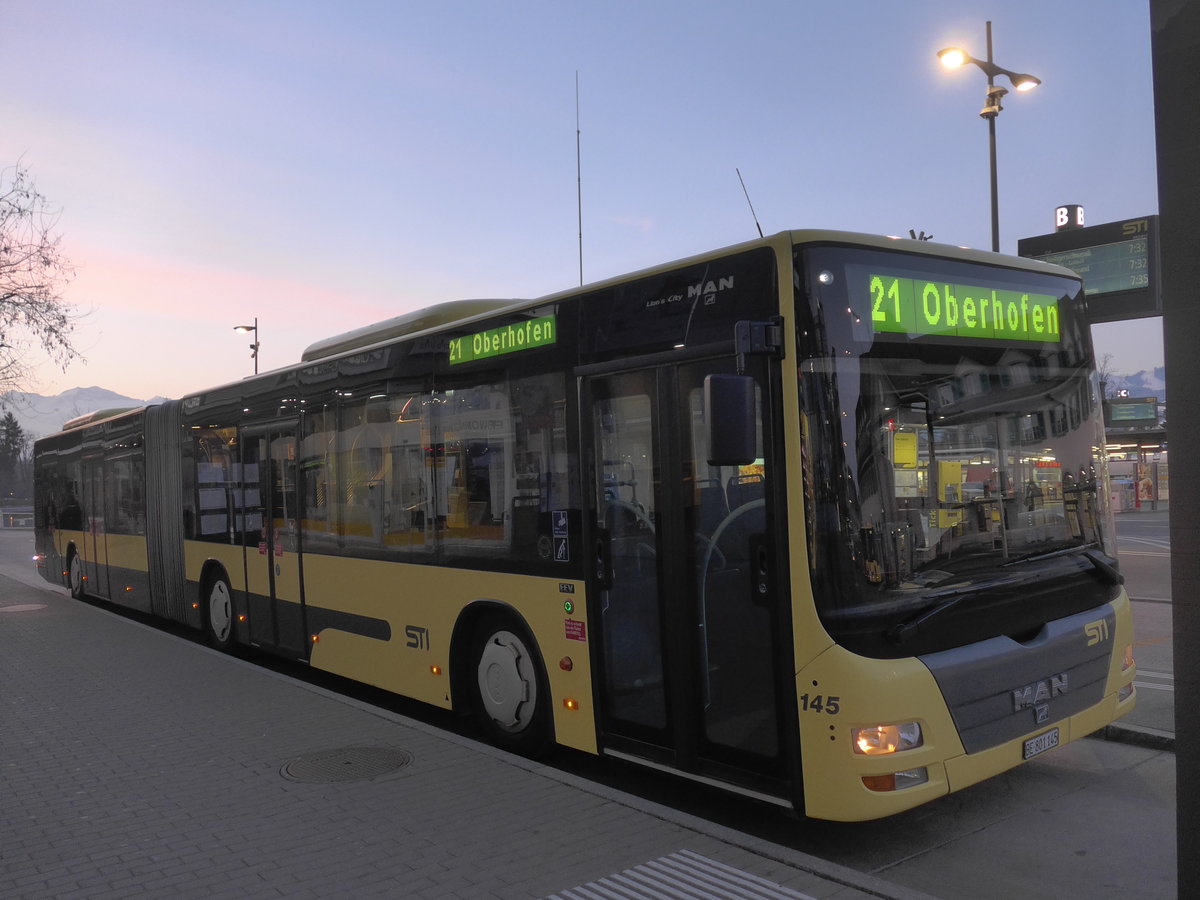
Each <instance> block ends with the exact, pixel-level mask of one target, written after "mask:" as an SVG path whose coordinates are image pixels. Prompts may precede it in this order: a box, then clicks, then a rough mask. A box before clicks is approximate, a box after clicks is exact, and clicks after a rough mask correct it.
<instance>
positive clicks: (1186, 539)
mask: <svg viewBox="0 0 1200 900" xmlns="http://www.w3.org/2000/svg"><path fill="white" fill-rule="evenodd" d="M1150 32H1151V35H1150V37H1151V54H1152V58H1153V67H1154V118H1155V134H1156V138H1157V156H1158V206H1159V226H1160V236H1161V247H1162V288H1161V296H1162V298H1163V326H1164V327H1163V333H1164V335H1165V340H1164V343H1165V354H1166V357H1165V361H1166V370H1167V393H1168V396H1169V404H1170V407H1169V429H1170V434H1171V449H1172V450H1174V451H1175V453H1173V454H1172V456H1174V457H1175V458H1176V459H1179V460H1189V459H1191V458H1193V457H1194V456H1196V455H1197V454H1200V354H1197V353H1196V347H1197V346H1200V303H1198V302H1197V300H1198V298H1197V294H1198V293H1200V255H1197V254H1196V253H1195V250H1194V248H1195V246H1196V244H1197V242H1200V210H1198V208H1197V201H1196V198H1197V197H1200V168H1198V167H1197V166H1196V160H1197V159H1200V104H1198V103H1197V102H1196V98H1197V97H1200V63H1197V60H1200V0H1150ZM1170 479H1171V516H1170V520H1171V546H1172V547H1174V548H1175V549H1176V552H1174V553H1172V554H1171V596H1172V598H1173V604H1172V617H1173V621H1172V630H1173V635H1174V636H1173V648H1174V667H1175V735H1176V740H1175V746H1176V748H1177V749H1176V755H1175V770H1176V779H1177V782H1176V794H1175V798H1176V799H1175V806H1176V841H1177V848H1178V879H1179V880H1178V896H1180V897H1200V804H1198V803H1196V797H1197V796H1200V743H1198V742H1200V716H1198V715H1197V712H1196V710H1197V708H1198V707H1200V654H1198V653H1196V652H1195V649H1196V647H1197V646H1200V554H1197V553H1196V552H1195V548H1197V547H1200V466H1197V465H1191V464H1188V465H1175V466H1173V467H1171V470H1170Z"/></svg>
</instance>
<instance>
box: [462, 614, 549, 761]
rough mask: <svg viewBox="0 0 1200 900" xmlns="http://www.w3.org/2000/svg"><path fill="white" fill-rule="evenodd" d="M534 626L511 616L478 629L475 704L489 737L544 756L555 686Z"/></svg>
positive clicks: (484, 623) (510, 747)
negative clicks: (528, 627) (529, 628)
mask: <svg viewBox="0 0 1200 900" xmlns="http://www.w3.org/2000/svg"><path fill="white" fill-rule="evenodd" d="M535 648H536V645H535V644H534V642H533V640H532V639H531V638H530V637H529V634H528V632H527V631H526V630H525V629H524V628H523V627H522V626H521V625H519V624H518V623H516V622H515V621H511V620H510V619H509V618H508V617H506V616H488V617H487V618H485V619H484V620H483V621H482V622H480V623H479V626H478V627H477V628H476V630H475V640H474V642H473V644H472V654H471V656H472V659H473V660H474V666H475V671H474V678H473V679H472V682H471V684H472V700H473V703H472V710H473V712H474V714H475V719H476V721H478V722H479V725H480V727H481V728H482V729H483V731H484V732H485V733H486V735H487V737H488V739H489V740H490V741H491V742H492V743H494V744H496V745H497V746H499V747H502V748H503V749H505V750H509V751H512V752H513V753H519V754H521V755H522V756H532V757H537V756H542V755H544V754H545V753H546V752H547V751H548V750H549V749H550V746H551V744H552V743H553V726H552V724H551V720H550V689H549V686H548V684H547V681H546V672H545V669H544V668H543V667H542V662H541V659H540V658H539V656H538V654H537V652H536V649H535Z"/></svg>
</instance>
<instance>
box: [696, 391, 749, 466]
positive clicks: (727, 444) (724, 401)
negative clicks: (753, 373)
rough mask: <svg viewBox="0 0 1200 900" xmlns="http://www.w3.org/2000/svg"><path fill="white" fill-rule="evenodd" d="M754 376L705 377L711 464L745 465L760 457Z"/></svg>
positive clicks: (705, 419) (709, 462)
mask: <svg viewBox="0 0 1200 900" xmlns="http://www.w3.org/2000/svg"><path fill="white" fill-rule="evenodd" d="M756 424H757V423H756V421H755V395H754V379H753V378H751V377H750V376H749V375H707V376H705V378H704V427H705V429H706V431H707V436H708V464H709V465H710V466H744V465H748V464H749V463H752V462H754V460H755V459H757V458H758V446H757V441H756V439H755V438H756V434H757V428H756Z"/></svg>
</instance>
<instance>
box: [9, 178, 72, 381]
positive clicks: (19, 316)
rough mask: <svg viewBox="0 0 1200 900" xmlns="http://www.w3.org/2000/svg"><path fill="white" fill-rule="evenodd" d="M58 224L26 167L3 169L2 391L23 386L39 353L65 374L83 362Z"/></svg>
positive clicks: (54, 214) (55, 216)
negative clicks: (33, 356) (65, 293)
mask: <svg viewBox="0 0 1200 900" xmlns="http://www.w3.org/2000/svg"><path fill="white" fill-rule="evenodd" d="M57 225H58V215H57V213H55V212H54V211H53V210H51V208H50V205H49V203H48V202H47V200H46V198H45V197H44V196H42V194H41V193H39V192H38V190H37V188H36V186H35V185H34V183H33V179H32V178H31V177H30V174H29V170H28V169H27V168H26V167H25V166H24V165H22V164H21V163H19V162H18V163H17V164H16V165H14V166H10V167H8V168H6V169H3V170H0V391H3V390H7V389H11V388H15V387H18V386H20V385H21V382H22V381H24V380H25V379H26V378H27V377H28V376H29V374H30V372H31V365H30V363H29V359H30V356H31V354H32V353H34V352H36V351H37V350H38V349H39V348H40V351H41V352H44V353H45V354H46V355H48V356H49V357H50V359H52V360H53V361H54V362H55V363H57V364H58V365H59V366H61V367H63V368H64V369H65V368H66V366H67V364H68V363H70V362H71V361H72V360H74V359H79V358H80V354H79V353H78V351H76V349H75V347H74V345H73V344H72V342H71V335H72V332H73V331H74V329H75V323H76V321H77V319H78V316H77V314H76V312H75V309H74V308H73V307H72V306H71V305H70V304H69V303H67V302H66V301H65V300H64V299H63V296H62V294H63V291H64V290H65V289H66V286H67V285H68V284H69V283H70V281H71V279H72V278H73V277H74V275H75V269H74V267H73V266H72V265H71V263H70V261H69V260H68V259H67V258H66V256H65V255H64V254H63V252H62V249H61V242H62V236H61V235H59V234H56V233H55V229H56V227H57Z"/></svg>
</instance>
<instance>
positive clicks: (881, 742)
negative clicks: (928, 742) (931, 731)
mask: <svg viewBox="0 0 1200 900" xmlns="http://www.w3.org/2000/svg"><path fill="white" fill-rule="evenodd" d="M850 734H851V741H852V743H853V744H854V752H855V753H861V754H863V755H865V756H883V755H884V754H887V753H899V752H901V751H903V750H912V749H913V748H914V747H920V746H921V745H922V744H923V743H925V739H924V737H923V736H922V735H921V726H920V725H919V724H917V723H916V722H904V723H902V724H900V725H870V726H868V727H866V728H855V729H853V730H852V731H851V732H850Z"/></svg>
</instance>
